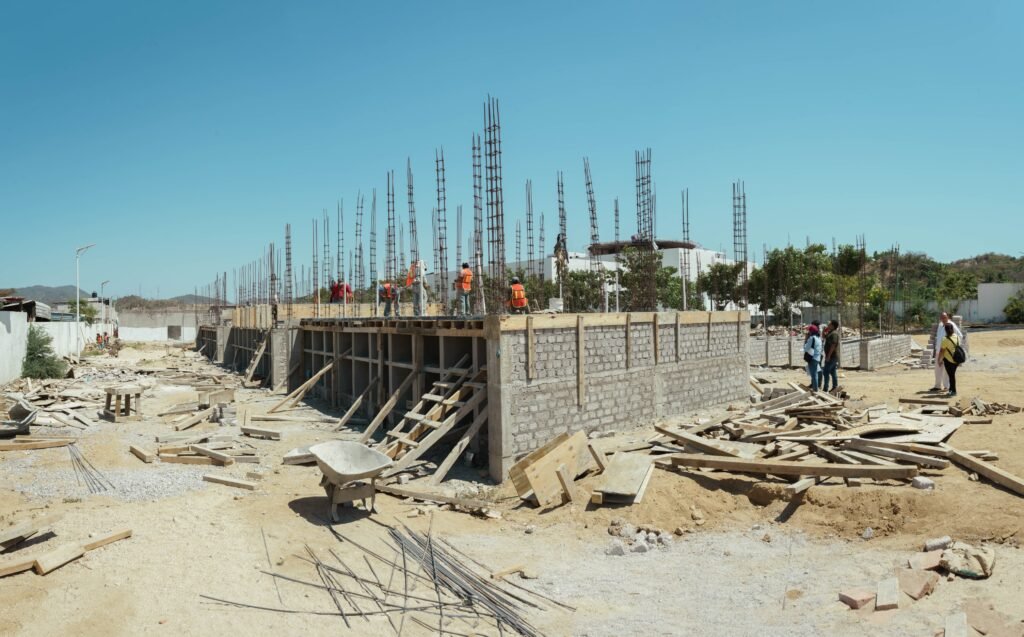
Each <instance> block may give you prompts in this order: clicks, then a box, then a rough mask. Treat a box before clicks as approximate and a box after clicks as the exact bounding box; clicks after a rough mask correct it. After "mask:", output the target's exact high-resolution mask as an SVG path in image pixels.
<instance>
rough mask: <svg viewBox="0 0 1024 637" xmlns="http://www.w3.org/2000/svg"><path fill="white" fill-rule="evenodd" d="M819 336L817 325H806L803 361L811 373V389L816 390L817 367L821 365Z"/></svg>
mask: <svg viewBox="0 0 1024 637" xmlns="http://www.w3.org/2000/svg"><path fill="white" fill-rule="evenodd" d="M821 349H822V348H821V336H819V335H818V326H817V325H808V326H807V340H806V341H804V361H805V362H806V363H807V373H808V374H810V375H811V391H815V392H816V391H818V367H819V366H820V365H821Z"/></svg>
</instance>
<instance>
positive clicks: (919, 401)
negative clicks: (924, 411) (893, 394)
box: [900, 398, 949, 407]
mask: <svg viewBox="0 0 1024 637" xmlns="http://www.w3.org/2000/svg"><path fill="white" fill-rule="evenodd" d="M900 402H901V403H903V404H909V405H942V406H943V407H948V406H949V400H948V399H946V400H940V399H937V398H900Z"/></svg>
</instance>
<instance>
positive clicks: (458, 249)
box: [455, 204, 462, 269]
mask: <svg viewBox="0 0 1024 637" xmlns="http://www.w3.org/2000/svg"><path fill="white" fill-rule="evenodd" d="M461 267H462V204H459V205H458V206H456V207H455V268H456V269H458V268H461Z"/></svg>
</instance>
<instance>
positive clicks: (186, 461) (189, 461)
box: [160, 454, 217, 465]
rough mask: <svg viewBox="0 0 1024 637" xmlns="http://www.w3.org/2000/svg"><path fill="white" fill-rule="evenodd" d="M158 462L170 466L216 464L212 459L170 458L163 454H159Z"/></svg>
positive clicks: (192, 457) (203, 457) (196, 457)
mask: <svg viewBox="0 0 1024 637" xmlns="http://www.w3.org/2000/svg"><path fill="white" fill-rule="evenodd" d="M160 462H167V463H170V464H208V465H214V464H217V462H216V461H215V460H214V459H213V458H207V457H206V456H172V455H164V454H160Z"/></svg>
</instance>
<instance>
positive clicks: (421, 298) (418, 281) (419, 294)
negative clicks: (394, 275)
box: [405, 261, 430, 316]
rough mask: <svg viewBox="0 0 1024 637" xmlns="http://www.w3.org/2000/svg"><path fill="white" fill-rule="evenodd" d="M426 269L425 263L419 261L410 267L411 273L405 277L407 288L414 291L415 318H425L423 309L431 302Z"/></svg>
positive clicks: (413, 310) (413, 311)
mask: <svg viewBox="0 0 1024 637" xmlns="http://www.w3.org/2000/svg"><path fill="white" fill-rule="evenodd" d="M424 269H425V268H424V264H423V261H417V262H416V263H414V264H412V266H410V267H409V273H408V274H407V275H406V276H405V287H407V288H409V289H410V290H412V313H413V316H423V309H424V308H425V307H426V305H427V302H428V301H429V300H430V296H429V295H428V294H427V292H428V291H429V290H430V286H428V285H427V281H426V279H425V278H424V276H423V272H424Z"/></svg>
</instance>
